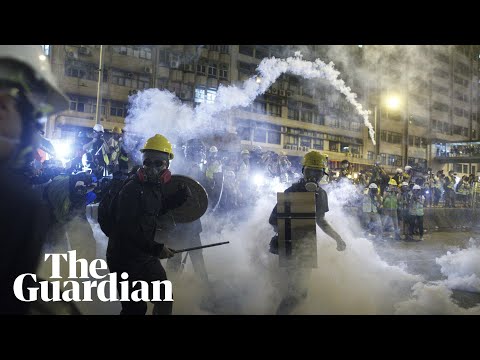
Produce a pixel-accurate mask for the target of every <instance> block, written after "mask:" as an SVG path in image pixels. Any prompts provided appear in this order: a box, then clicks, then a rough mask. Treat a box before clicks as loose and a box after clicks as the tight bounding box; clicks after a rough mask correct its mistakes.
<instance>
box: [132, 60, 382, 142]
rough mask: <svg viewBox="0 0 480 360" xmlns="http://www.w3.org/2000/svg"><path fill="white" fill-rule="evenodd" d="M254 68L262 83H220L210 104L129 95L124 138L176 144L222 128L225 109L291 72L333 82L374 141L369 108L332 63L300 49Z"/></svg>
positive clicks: (149, 93) (151, 93)
mask: <svg viewBox="0 0 480 360" xmlns="http://www.w3.org/2000/svg"><path fill="white" fill-rule="evenodd" d="M257 71H258V72H259V74H260V75H261V80H262V81H261V82H257V81H256V77H255V76H254V77H252V78H250V79H248V80H246V81H245V82H244V83H243V84H242V86H241V88H238V87H236V86H233V85H232V86H222V85H220V86H219V88H218V92H217V94H216V98H215V101H214V102H213V103H209V102H203V103H201V104H200V106H198V107H196V108H195V109H191V108H190V107H188V106H187V105H182V104H181V102H180V100H178V99H177V98H176V97H175V95H174V94H172V93H170V92H168V91H165V90H164V91H160V90H158V89H148V90H145V91H142V92H140V93H139V94H137V95H135V96H134V97H132V98H131V107H130V111H129V114H128V116H127V119H126V123H127V125H126V130H127V137H128V134H129V133H134V134H142V135H144V136H151V135H152V134H155V133H160V134H163V135H165V136H167V137H169V138H170V140H171V142H173V143H176V139H177V138H178V137H179V136H180V135H182V136H190V135H195V136H196V137H197V136H201V135H202V134H207V133H211V132H212V130H214V129H222V128H223V126H222V125H223V122H224V121H225V119H226V117H227V112H228V111H230V110H233V109H235V108H238V107H245V106H248V105H250V104H251V103H253V101H254V100H255V98H256V97H257V96H259V95H261V94H263V93H265V91H267V89H268V88H269V87H270V86H271V85H272V84H273V83H274V82H275V81H276V80H277V79H278V78H279V76H280V75H282V74H283V73H292V74H294V75H298V76H301V77H303V78H305V79H325V80H327V81H328V82H329V83H330V84H331V85H333V86H334V88H335V89H336V90H338V91H339V92H341V93H342V94H343V95H344V96H345V98H346V100H347V101H348V102H349V103H351V104H352V105H353V108H354V109H355V110H356V111H357V113H358V114H360V115H361V116H362V117H363V119H364V123H365V126H367V127H368V129H369V134H370V138H371V139H372V142H373V143H374V144H375V137H374V129H373V126H372V124H371V123H370V122H369V121H368V116H369V114H370V111H368V110H364V109H363V108H362V105H361V104H360V103H358V102H357V101H356V100H355V99H356V97H357V95H356V94H355V93H353V92H352V91H351V89H350V88H349V87H348V86H346V84H345V82H344V81H343V80H341V79H338V76H339V75H340V72H338V71H337V70H335V69H334V64H333V63H332V62H331V63H329V64H328V65H327V64H325V63H324V62H323V61H322V60H320V59H316V60H315V61H314V62H311V61H306V60H303V59H302V55H301V54H300V52H296V53H295V56H293V57H288V58H286V59H276V58H274V57H272V58H266V59H263V60H262V62H261V63H260V64H259V66H258V68H257Z"/></svg>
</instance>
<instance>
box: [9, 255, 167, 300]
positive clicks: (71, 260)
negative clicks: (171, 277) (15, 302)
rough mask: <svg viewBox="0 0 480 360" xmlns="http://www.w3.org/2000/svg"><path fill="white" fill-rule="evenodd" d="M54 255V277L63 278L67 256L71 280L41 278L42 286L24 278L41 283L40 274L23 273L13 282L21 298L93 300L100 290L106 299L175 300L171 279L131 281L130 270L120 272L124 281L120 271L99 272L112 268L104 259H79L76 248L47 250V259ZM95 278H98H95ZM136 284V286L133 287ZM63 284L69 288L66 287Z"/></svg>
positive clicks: (101, 296) (100, 294) (15, 291)
mask: <svg viewBox="0 0 480 360" xmlns="http://www.w3.org/2000/svg"><path fill="white" fill-rule="evenodd" d="M50 257H51V259H52V275H51V277H50V279H62V276H60V265H61V264H60V263H61V259H62V258H63V260H64V261H66V262H67V263H68V279H71V280H66V281H40V282H38V285H40V286H32V287H27V286H25V285H24V282H25V281H26V280H30V279H28V277H30V278H31V279H32V280H33V281H34V282H35V283H37V275H36V274H31V273H27V274H22V275H19V276H18V277H17V278H16V279H15V282H14V284H13V291H14V294H15V296H16V297H17V299H19V300H20V301H24V302H32V301H37V300H38V299H39V298H40V299H42V300H43V301H45V302H49V301H66V302H69V301H93V300H92V292H96V297H97V298H98V299H99V300H100V301H103V302H109V301H135V302H137V301H173V297H172V283H171V282H170V281H168V280H165V281H160V280H156V281H152V282H151V283H149V282H146V281H142V280H138V281H133V282H132V283H131V284H130V283H129V281H128V274H127V273H126V272H123V273H121V274H120V277H121V279H122V280H124V281H120V282H118V278H117V273H109V274H105V275H99V274H98V271H99V270H107V269H108V267H107V263H106V262H105V261H104V260H102V259H95V260H93V261H92V262H91V263H90V264H88V261H87V260H86V259H77V256H76V251H75V250H72V251H68V252H67V254H45V261H47V259H48V258H50ZM77 264H78V265H79V268H80V276H78V275H77V270H78V268H77ZM26 278H27V279H26ZM92 278H93V279H97V280H98V281H96V280H94V281H92V280H91V279H92ZM79 279H85V281H79ZM107 285H108V291H107ZM133 287H135V288H136V290H133V291H131V289H132V288H133ZM62 288H64V289H65V288H69V289H68V290H63V291H62V290H61V289H62ZM117 289H118V292H119V293H120V298H119V297H118V293H117ZM24 290H26V291H24ZM39 292H40V294H39ZM107 293H108V294H107ZM130 295H131V296H130ZM161 295H163V296H161Z"/></svg>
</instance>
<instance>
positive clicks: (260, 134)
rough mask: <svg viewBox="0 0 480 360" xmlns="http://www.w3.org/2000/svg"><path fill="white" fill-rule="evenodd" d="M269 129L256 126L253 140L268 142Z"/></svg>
mask: <svg viewBox="0 0 480 360" xmlns="http://www.w3.org/2000/svg"><path fill="white" fill-rule="evenodd" d="M266 139H267V130H265V129H262V128H255V131H254V133H253V141H256V142H263V143H264V142H267V140H266Z"/></svg>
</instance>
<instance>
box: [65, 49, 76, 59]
mask: <svg viewBox="0 0 480 360" xmlns="http://www.w3.org/2000/svg"><path fill="white" fill-rule="evenodd" d="M67 57H69V58H70V59H76V58H77V54H76V53H75V52H74V51H71V50H70V51H68V52H67Z"/></svg>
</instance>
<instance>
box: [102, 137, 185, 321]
mask: <svg viewBox="0 0 480 360" xmlns="http://www.w3.org/2000/svg"><path fill="white" fill-rule="evenodd" d="M140 151H141V152H142V159H143V166H142V167H140V168H139V169H138V171H137V172H136V174H134V175H133V176H131V177H130V178H129V179H128V180H127V181H126V183H125V184H124V185H123V187H122V188H121V190H120V192H119V193H118V198H117V201H114V202H113V215H114V225H115V226H114V227H113V231H112V233H111V234H110V236H109V239H108V247H107V264H108V267H109V270H110V271H111V272H112V273H113V272H116V273H118V275H120V274H121V273H122V272H126V273H127V274H128V275H129V286H130V288H129V293H130V294H131V293H132V292H133V291H135V290H137V288H136V287H132V286H131V284H132V283H133V282H134V281H136V280H143V281H147V282H148V283H149V284H151V283H152V281H155V280H159V281H164V280H167V275H166V273H165V269H164V268H163V266H162V264H161V263H160V260H159V259H165V258H169V257H172V256H173V255H174V252H173V251H172V250H170V249H169V248H168V247H167V246H165V245H164V244H162V243H158V242H155V241H154V238H155V234H156V232H157V229H158V227H159V226H158V218H159V216H160V215H162V214H165V213H166V212H167V211H169V210H172V209H175V208H178V207H180V206H181V205H182V204H184V203H185V202H186V201H187V200H188V197H189V196H191V192H190V189H189V188H188V186H183V187H179V188H178V189H177V191H175V192H174V193H172V194H171V195H170V196H168V197H166V196H165V195H164V194H163V188H164V186H165V185H166V184H168V183H169V181H170V178H171V174H170V170H169V169H168V168H169V166H170V161H171V160H172V159H173V157H174V154H173V151H172V145H171V144H170V142H169V141H168V139H167V138H165V137H164V136H162V135H160V134H156V135H155V136H153V137H151V138H149V139H148V140H147V142H146V143H145V145H144V147H143V149H141V150H140ZM119 286H120V285H119ZM150 290H151V289H150ZM118 291H119V292H120V288H119V289H118ZM161 297H163V295H161ZM146 311H147V304H146V303H145V302H144V301H139V302H134V301H125V302H122V311H121V313H120V314H121V315H145V313H146ZM153 314H154V315H171V314H172V302H168V301H161V302H155V303H154V308H153Z"/></svg>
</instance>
